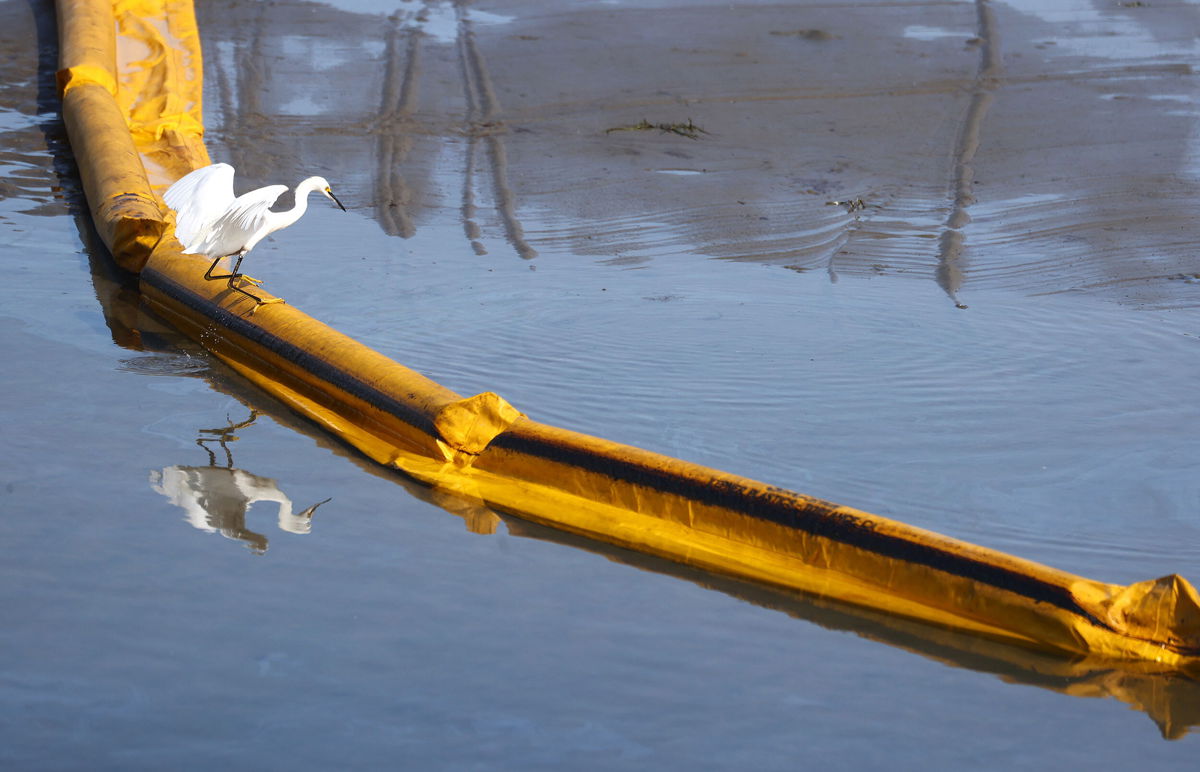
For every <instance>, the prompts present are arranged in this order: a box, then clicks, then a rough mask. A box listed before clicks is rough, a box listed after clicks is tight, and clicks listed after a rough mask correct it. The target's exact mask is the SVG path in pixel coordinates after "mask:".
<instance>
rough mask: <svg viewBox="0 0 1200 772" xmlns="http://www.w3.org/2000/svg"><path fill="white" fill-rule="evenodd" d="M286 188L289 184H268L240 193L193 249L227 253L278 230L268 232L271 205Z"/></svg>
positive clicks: (250, 246) (254, 242)
mask: <svg viewBox="0 0 1200 772" xmlns="http://www.w3.org/2000/svg"><path fill="white" fill-rule="evenodd" d="M285 190H287V185H268V186H267V187H265V188H259V189H258V190H252V191H250V192H249V193H243V194H242V195H240V196H238V197H237V198H236V199H234V200H233V202H232V203H230V204H229V206H228V207H226V209H225V212H224V213H223V214H221V215H220V216H219V217H218V218H217V219H216V220H215V221H213V222H212V224H211V225H209V227H208V229H207V231H206V233H205V235H204V238H203V240H202V241H201V242H199V243H198V244H197V245H196V247H195V248H194V249H192V250H191V251H192V252H194V253H197V254H201V255H208V256H210V257H223V256H225V255H232V254H235V253H237V252H240V251H242V250H243V249H245V250H247V251H248V250H249V249H251V248H253V247H254V245H255V244H257V243H258V240H259V239H261V238H262V237H263V236H265V235H266V234H267V233H270V232H271V230H274V229H267V230H265V232H264V228H265V227H266V226H267V224H268V220H269V216H268V215H269V214H270V212H271V205H272V204H274V203H275V202H276V201H277V200H278V199H279V197H280V196H281V195H283V192H284V191H285Z"/></svg>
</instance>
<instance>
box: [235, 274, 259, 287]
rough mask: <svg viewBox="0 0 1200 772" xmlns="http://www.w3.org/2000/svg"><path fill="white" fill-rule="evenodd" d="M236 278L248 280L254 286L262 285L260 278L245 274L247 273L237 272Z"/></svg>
mask: <svg viewBox="0 0 1200 772" xmlns="http://www.w3.org/2000/svg"><path fill="white" fill-rule="evenodd" d="M238 279H240V280H242V281H246V282H250V283H251V284H253V285H254V286H255V287H261V286H262V279H256V278H254V277H253V276H247V275H246V274H244V273H239V274H238Z"/></svg>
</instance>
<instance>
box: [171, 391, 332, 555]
mask: <svg viewBox="0 0 1200 772" xmlns="http://www.w3.org/2000/svg"><path fill="white" fill-rule="evenodd" d="M257 419H258V412H257V411H255V410H251V411H250V417H249V418H247V419H246V420H245V421H242V422H240V423H233V422H230V424H229V425H228V426H226V427H223V428H220V429H201V430H200V434H201V436H200V437H199V438H197V440H196V444H197V445H199V446H200V447H202V448H204V450H205V452H207V453H208V466H183V465H179V464H177V465H175V466H168V467H166V468H164V469H163V470H162V471H158V470H154V471H151V472H150V487H151V488H153V489H154V490H155V491H156V492H158V493H161V494H162V495H164V496H166V497H167V498H168V499H170V501H171V503H172V504H174V505H175V506H177V507H179V508H180V509H182V510H183V511H184V512H185V513H186V516H187V521H188V523H190V524H191V525H192V527H193V528H197V529H199V530H201V531H206V532H208V533H220V534H221V535H222V536H224V537H225V538H226V539H233V540H236V541H240V542H243V543H245V544H246V546H247V547H249V548H250V550H251V551H252V552H254V553H255V554H258V555H261V554H263V553H264V552H266V551H267V537H266V536H264V535H262V534H260V533H256V532H255V531H251V530H250V529H249V528H247V527H246V511H247V510H248V509H249V508H250V505H251V504H253V503H254V502H256V501H273V502H275V503H277V504H278V505H279V528H280V530H282V531H287V532H288V533H296V534H306V533H308V532H309V531H310V530H311V529H312V517H313V513H314V512H316V511H317V507H319V506H321V505H322V504H324V503H326V502H327V501H329V499H325V501H318V502H317V503H316V504H313V505H312V506H311V507H309V508H308V509H305V510H303V511H302V512H297V513H293V512H292V500H291V499H290V498H288V497H287V495H286V494H285V493H284V492H283V491H281V490H279V486H278V483H276V481H275V480H273V479H271V478H269V477H259V476H258V475H256V474H251V473H250V472H247V471H245V470H243V469H235V468H234V466H233V453H232V452H230V450H229V445H228V443H230V442H234V441H236V440H237V439H238V436H237V435H236V434H235V433H234V432H236V431H237V430H239V429H244V428H246V427H247V426H250V425H251V424H253V423H254V422H255V421H256V420H257ZM214 442H215V443H217V444H218V445H219V446H220V448H221V450H223V451H224V452H225V465H224V466H218V465H217V454H216V453H215V452H214V451H213V449H212V448H210V447H209V444H211V443H214Z"/></svg>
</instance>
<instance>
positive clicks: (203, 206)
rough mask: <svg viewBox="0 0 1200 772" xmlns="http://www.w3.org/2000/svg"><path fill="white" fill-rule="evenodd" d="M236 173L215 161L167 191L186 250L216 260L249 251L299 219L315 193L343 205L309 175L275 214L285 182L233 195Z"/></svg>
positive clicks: (177, 232) (326, 186)
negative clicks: (285, 208) (283, 209)
mask: <svg viewBox="0 0 1200 772" xmlns="http://www.w3.org/2000/svg"><path fill="white" fill-rule="evenodd" d="M233 174H234V172H233V167H232V166H230V165H229V164H223V163H217V164H212V165H211V166H205V167H203V168H200V169H196V170H195V171H193V172H190V173H188V174H186V175H184V176H183V177H181V178H180V179H179V181H178V182H176V183H175V184H174V185H172V186H171V187H170V188H168V189H167V192H166V193H164V194H163V200H164V201H166V202H167V206H169V207H171V208H172V209H174V210H175V236H176V238H178V239H179V243H181V244H183V247H184V253H185V254H189V255H206V256H208V257H213V258H217V257H225V256H227V255H237V254H245V253H246V252H249V251H250V250H251V249H253V248H254V246H255V245H256V244H258V242H259V241H261V240H262V239H263V238H265V237H266V236H267V235H269V234H271V233H274V232H275V231H277V230H279V229H280V228H286V227H287V226H289V225H291V224H292V223H294V222H296V221H297V220H299V219H300V217H301V216H302V215H303V214H304V212H305V211H306V210H307V209H308V194H309V193H311V192H313V191H320V192H321V193H322V194H324V195H325V196H326V197H327V198H329V199H330V200H331V201H333V202H334V203H336V204H337V205H338V206H339V207H341V206H342V204H341V202H340V201H338V200H337V198H336V197H334V195H333V193H332V192H330V190H329V183H328V182H327V181H326V180H325V178H324V177H309V178H308V179H306V180H304V181H303V182H301V183H300V184H299V185H297V186H296V205H295V206H294V207H293V208H292V209H290V210H288V211H286V212H272V211H271V207H272V206H273V205H274V204H275V202H276V201H278V200H279V197H280V196H281V195H283V193H284V191H286V190H287V186H286V185H268V186H266V187H265V188H258V189H257V190H252V191H250V192H249V193H243V194H242V195H240V196H234V193H233ZM342 208H343V209H345V207H342Z"/></svg>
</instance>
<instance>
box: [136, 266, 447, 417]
mask: <svg viewBox="0 0 1200 772" xmlns="http://www.w3.org/2000/svg"><path fill="white" fill-rule="evenodd" d="M141 277H142V279H143V280H144V281H146V282H147V283H148V284H150V285H152V286H154V287H156V288H158V289H159V290H161V291H162V292H164V293H166V294H167V295H170V296H171V297H173V298H175V299H176V300H178V301H179V302H180V303H183V304H184V305H185V306H187V307H188V308H190V309H192V310H193V311H196V312H197V313H200V314H203V315H204V316H207V317H208V318H209V319H212V320H213V321H214V322H216V323H217V324H219V325H221V326H222V327H226V328H228V329H230V330H232V331H233V332H235V333H237V334H238V335H240V336H242V337H243V338H245V339H247V340H249V341H251V342H252V343H254V344H256V345H258V346H262V347H263V348H265V349H267V350H269V351H271V352H273V353H275V354H277V355H278V356H280V357H282V358H283V359H286V360H287V361H289V362H291V363H293V364H295V365H296V366H297V367H300V368H302V369H304V370H306V371H307V372H310V373H312V374H313V375H315V376H317V377H318V378H320V379H321V380H323V381H326V382H327V383H330V384H332V385H334V386H336V387H337V388H339V389H341V390H342V391H344V392H346V393H348V394H352V395H354V396H355V397H358V398H359V399H361V400H362V401H363V402H366V403H367V404H369V405H372V406H373V407H377V408H379V409H380V410H382V411H384V412H385V413H390V414H391V415H394V416H395V417H396V418H399V419H400V420H401V421H404V422H405V423H406V424H409V425H410V426H413V427H415V428H417V429H420V430H421V431H422V432H424V433H425V434H428V435H431V436H434V437H436V436H437V430H436V429H435V428H434V426H433V419H432V418H430V417H429V416H428V415H426V414H425V413H424V412H422V411H420V410H417V409H416V408H413V407H412V406H410V405H407V404H405V403H403V402H400V401H399V400H397V399H395V398H393V397H391V396H388V395H387V394H385V393H383V392H382V391H379V390H378V389H376V388H374V387H372V386H368V385H367V384H365V383H363V382H362V381H360V380H358V379H357V378H355V377H353V376H351V375H349V374H347V373H346V371H344V370H342V369H341V368H339V367H336V366H335V365H333V364H330V363H329V362H328V361H327V360H325V359H322V358H321V357H319V356H316V355H315V354H313V353H311V352H309V351H306V350H304V349H302V348H300V347H299V346H296V345H294V344H292V343H288V342H287V341H286V340H284V339H282V338H280V337H278V336H276V335H272V334H271V333H269V332H267V331H266V330H264V329H263V328H262V327H259V326H258V325H257V324H254V323H252V322H250V321H249V320H247V319H245V318H243V317H241V316H238V315H237V314H234V313H230V312H229V311H227V310H225V309H224V308H222V307H220V306H218V305H217V304H215V303H212V302H211V301H209V300H207V299H205V298H204V297H202V296H201V295H198V294H196V293H195V292H192V291H191V290H189V289H188V288H187V287H184V286H183V285H182V284H179V283H177V282H175V281H173V280H172V279H170V278H169V277H167V276H165V275H163V274H162V273H159V272H158V271H154V270H151V269H147V270H143V271H142V273H141Z"/></svg>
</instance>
